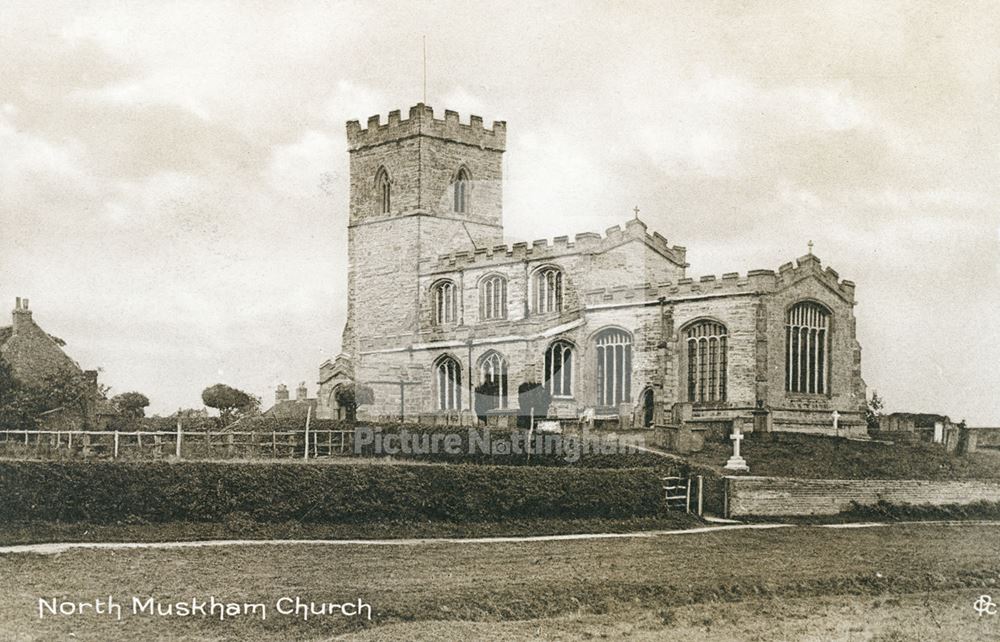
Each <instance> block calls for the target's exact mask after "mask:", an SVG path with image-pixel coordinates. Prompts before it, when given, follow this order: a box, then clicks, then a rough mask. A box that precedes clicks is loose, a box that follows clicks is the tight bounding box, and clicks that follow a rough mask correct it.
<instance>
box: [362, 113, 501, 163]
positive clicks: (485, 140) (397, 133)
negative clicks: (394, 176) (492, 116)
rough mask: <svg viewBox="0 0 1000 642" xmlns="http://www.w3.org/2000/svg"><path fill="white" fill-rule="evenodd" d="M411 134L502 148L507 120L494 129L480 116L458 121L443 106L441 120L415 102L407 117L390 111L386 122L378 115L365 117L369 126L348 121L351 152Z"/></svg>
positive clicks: (495, 122) (487, 147) (408, 136)
mask: <svg viewBox="0 0 1000 642" xmlns="http://www.w3.org/2000/svg"><path fill="white" fill-rule="evenodd" d="M413 136H429V137H432V138H441V139H444V140H449V141H453V142H457V143H462V144H465V145H471V146H473V147H479V148H481V149H491V150H495V151H500V152H502V151H504V150H505V149H506V146H507V123H506V122H505V121H502V120H495V121H493V128H492V129H487V128H486V127H485V126H484V125H483V119H482V117H481V116H471V115H470V116H469V122H468V123H462V122H460V121H459V116H458V112H456V111H452V110H450V109H446V110H445V112H444V119H443V120H441V119H437V118H434V109H433V108H432V107H431V106H430V105H425V104H423V103H417V104H416V105H414V106H413V107H410V113H409V117H408V118H406V119H401V118H400V111H399V110H398V109H397V110H393V111H390V112H389V119H388V121H387V122H385V123H383V122H382V117H381V116H380V115H379V114H376V115H374V116H370V117H369V118H368V125H367V127H365V128H362V127H361V123H360V122H359V121H356V120H349V121H347V144H348V148H349V149H350V150H351V151H354V150H358V149H363V148H365V147H373V146H376V145H382V144H385V143H390V142H394V141H398V140H402V139H405V138H411V137H413Z"/></svg>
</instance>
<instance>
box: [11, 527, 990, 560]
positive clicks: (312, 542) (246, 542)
mask: <svg viewBox="0 0 1000 642" xmlns="http://www.w3.org/2000/svg"><path fill="white" fill-rule="evenodd" d="M914 524H921V525H936V526H996V527H1000V521H971V520H966V521H960V520H948V521H908V522H853V523H847V524H816V525H811V524H806V525H799V524H727V525H723V526H704V527H701V528H685V529H678V530H660V531H638V532H635V533H582V534H576V535H534V536H524V537H469V538H459V537H441V538H410V539H220V540H195V541H187V542H55V543H48V544H17V545H14V546H0V555H14V554H18V553H33V554H36V555H57V554H59V553H64V552H66V551H69V550H71V549H76V548H88V549H115V550H118V549H174V548H205V547H222V546H288V545H294V546H421V545H427V544H511V543H523V542H564V541H572V540H598V539H639V538H654V537H666V536H673V535H699V534H702V533H715V532H719V531H732V530H765V529H775V528H836V529H848V528H880V527H892V526H902V525H911V526H912V525H914Z"/></svg>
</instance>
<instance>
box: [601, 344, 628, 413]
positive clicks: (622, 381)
mask: <svg viewBox="0 0 1000 642" xmlns="http://www.w3.org/2000/svg"><path fill="white" fill-rule="evenodd" d="M595 341H596V344H597V405H598V406H612V407H613V406H617V405H618V404H620V403H622V402H623V401H631V400H632V392H631V391H632V335H631V334H629V333H628V332H625V331H624V330H619V329H617V328H609V329H607V330H602V331H601V332H599V333H598V335H597V339H596V340H595Z"/></svg>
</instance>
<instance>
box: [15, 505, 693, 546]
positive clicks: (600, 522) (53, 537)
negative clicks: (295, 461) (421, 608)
mask: <svg viewBox="0 0 1000 642" xmlns="http://www.w3.org/2000/svg"><path fill="white" fill-rule="evenodd" d="M702 525H703V522H702V521H701V520H699V519H698V518H697V517H694V516H692V515H689V514H686V513H682V512H672V513H665V514H663V515H661V516H658V517H637V518H633V519H598V518H594V519H523V520H506V521H501V522H461V523H458V522H447V521H437V520H435V521H430V520H427V521H419V522H418V521H397V522H365V523H359V524H352V523H347V524H309V523H303V522H284V523H275V524H269V523H261V522H255V521H252V520H249V519H239V518H236V519H230V520H227V521H225V522H167V523H163V524H150V523H142V522H131V523H129V522H125V523H120V524H88V523H65V522H25V523H9V524H0V546H9V545H13V544H41V543H45V542H177V541H191V540H204V539H383V538H407V537H420V538H429V537H505V536H525V535H563V534H570V533H634V532H636V531H650V530H674V529H681V528H690V527H692V526H702Z"/></svg>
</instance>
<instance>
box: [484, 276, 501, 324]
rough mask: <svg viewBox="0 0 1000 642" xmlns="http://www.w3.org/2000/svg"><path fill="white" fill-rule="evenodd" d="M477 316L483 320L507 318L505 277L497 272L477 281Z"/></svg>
mask: <svg viewBox="0 0 1000 642" xmlns="http://www.w3.org/2000/svg"><path fill="white" fill-rule="evenodd" d="M479 318H480V319H482V320H484V321H489V320H492V319H505V318H507V279H505V278H503V277H502V276H500V275H499V274H495V275H492V276H488V277H486V278H485V279H483V280H482V281H480V282H479Z"/></svg>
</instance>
